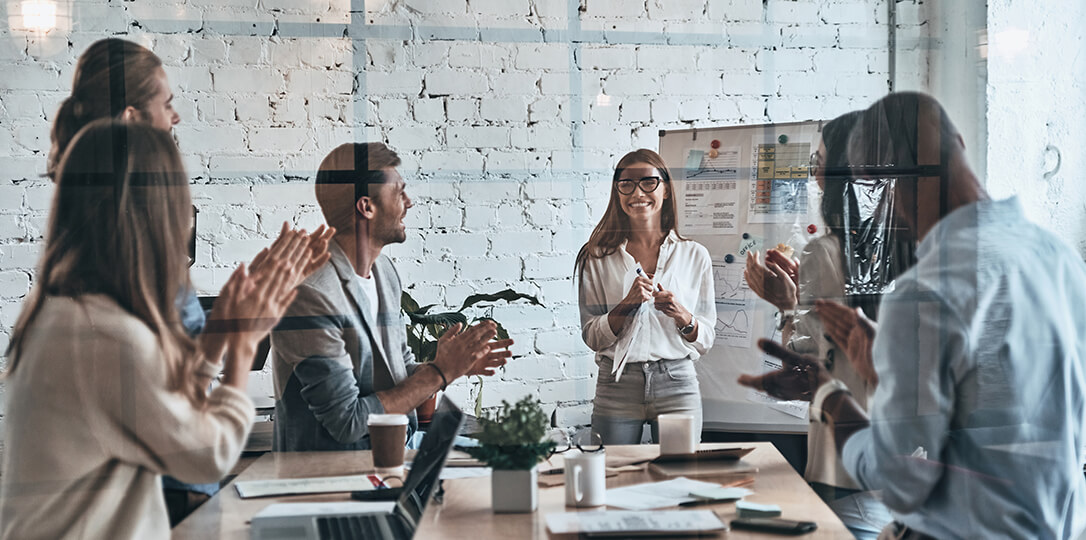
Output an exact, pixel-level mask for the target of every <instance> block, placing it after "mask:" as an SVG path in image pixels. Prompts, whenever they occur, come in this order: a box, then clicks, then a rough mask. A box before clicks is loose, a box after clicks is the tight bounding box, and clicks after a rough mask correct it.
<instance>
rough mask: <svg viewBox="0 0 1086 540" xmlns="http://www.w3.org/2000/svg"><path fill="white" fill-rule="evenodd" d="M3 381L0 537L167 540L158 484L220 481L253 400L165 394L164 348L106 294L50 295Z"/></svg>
mask: <svg viewBox="0 0 1086 540" xmlns="http://www.w3.org/2000/svg"><path fill="white" fill-rule="evenodd" d="M21 350H22V353H21V355H22V358H21V359H20V368H19V370H16V371H15V372H14V373H13V374H12V375H11V376H10V377H9V378H8V379H7V381H6V387H7V410H6V415H5V416H6V418H5V419H6V424H5V439H4V440H5V442H6V448H5V452H4V456H3V459H4V462H3V475H2V477H0V486H2V487H0V527H2V528H3V529H2V537H3V538H19V539H24V538H164V537H167V536H168V535H169V521H168V518H167V515H166V507H165V503H164V501H163V498H162V494H161V484H160V480H159V475H160V474H162V473H169V474H171V475H173V476H176V477H178V478H180V479H183V480H186V481H193V482H201V481H203V482H207V481H218V479H219V478H221V477H222V476H223V475H225V474H226V473H227V472H228V471H229V470H230V468H231V467H232V466H233V464H234V462H235V461H236V459H237V456H238V455H239V454H240V451H241V447H242V445H243V444H244V442H245V438H246V437H247V435H248V430H249V420H250V418H251V415H252V402H251V401H250V400H249V398H248V397H247V396H246V395H245V394H244V393H243V392H240V391H238V390H236V389H234V388H230V387H226V386H224V387H220V388H218V389H216V390H215V392H213V393H212V394H211V396H210V397H209V399H208V403H207V405H206V406H204V407H198V406H196V405H193V404H192V402H191V400H190V399H189V398H187V397H186V396H184V395H182V394H181V393H179V392H171V391H169V390H167V384H166V379H167V375H166V369H167V368H166V364H165V363H164V362H163V361H162V355H161V348H160V346H159V343H158V338H157V337H156V336H155V335H154V333H152V332H151V330H150V328H149V327H148V326H147V325H145V324H144V323H143V322H141V321H140V320H139V319H137V318H136V317H135V316H133V315H131V314H129V313H127V312H126V311H125V310H123V309H122V308H121V307H120V306H119V305H117V303H116V302H115V301H113V300H112V299H111V298H109V297H107V296H104V295H85V296H80V297H76V298H71V297H60V296H47V297H46V298H45V300H44V302H43V304H42V306H41V309H40V311H39V312H38V315H37V317H36V318H35V320H34V322H33V323H32V324H31V325H30V326H29V327H28V328H27V333H26V336H25V341H24V344H23V348H22V349H21Z"/></svg>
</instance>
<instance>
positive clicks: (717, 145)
mask: <svg viewBox="0 0 1086 540" xmlns="http://www.w3.org/2000/svg"><path fill="white" fill-rule="evenodd" d="M709 148H712V149H713V150H716V149H717V148H720V141H718V140H716V139H713V142H711V143H709Z"/></svg>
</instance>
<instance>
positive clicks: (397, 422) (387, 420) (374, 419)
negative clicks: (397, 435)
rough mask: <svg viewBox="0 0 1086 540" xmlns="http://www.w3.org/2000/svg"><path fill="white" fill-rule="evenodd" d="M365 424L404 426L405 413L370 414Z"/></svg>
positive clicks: (405, 420) (405, 421)
mask: <svg viewBox="0 0 1086 540" xmlns="http://www.w3.org/2000/svg"><path fill="white" fill-rule="evenodd" d="M366 424H368V425H371V426H406V425H407V415H406V414H371V415H369V418H367V419H366Z"/></svg>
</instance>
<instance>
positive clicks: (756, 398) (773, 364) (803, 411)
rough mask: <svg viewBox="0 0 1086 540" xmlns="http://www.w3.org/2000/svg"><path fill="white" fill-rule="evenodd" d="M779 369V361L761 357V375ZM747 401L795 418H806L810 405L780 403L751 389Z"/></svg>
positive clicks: (777, 337)
mask: <svg viewBox="0 0 1086 540" xmlns="http://www.w3.org/2000/svg"><path fill="white" fill-rule="evenodd" d="M774 340H775V341H780V334H779V333H778V334H777V335H775V336H774ZM778 369H781V361H780V360H778V359H777V358H775V357H773V356H769V355H768V354H763V355H762V374H765V373H771V372H773V371H777V370H778ZM747 401H753V402H755V403H765V404H766V405H769V407H770V408H771V409H776V410H778V411H781V412H782V413H784V414H787V415H789V416H795V417H796V418H807V413H808V410H809V409H810V407H811V404H810V403H808V402H806V401H798V400H797V401H781V400H779V399H777V398H775V397H772V396H770V395H769V394H766V393H765V392H759V391H757V390H755V389H753V388H751V389H750V390H749V391H747Z"/></svg>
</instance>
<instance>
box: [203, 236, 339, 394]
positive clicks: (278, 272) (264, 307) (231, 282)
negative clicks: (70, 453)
mask: <svg viewBox="0 0 1086 540" xmlns="http://www.w3.org/2000/svg"><path fill="white" fill-rule="evenodd" d="M334 233H335V230H334V229H330V228H329V229H326V228H325V227H323V226H322V227H320V228H318V229H317V231H316V232H314V233H313V234H312V235H307V234H306V232H305V231H304V230H295V229H291V228H290V227H289V226H288V225H287V224H286V223H284V224H283V228H282V231H281V232H280V234H279V237H278V238H277V239H276V240H275V242H273V243H272V245H271V246H269V247H268V248H265V249H264V250H262V251H261V252H260V253H259V254H257V256H256V257H255V258H254V259H253V262H252V264H250V265H249V268H248V269H246V267H245V265H244V264H242V265H239V266H238V268H237V269H236V270H235V271H234V273H233V274H231V275H230V278H229V279H228V280H227V282H226V285H224V286H223V289H222V291H221V292H220V293H219V297H218V299H217V300H216V301H215V305H214V307H213V308H212V311H211V314H210V315H209V316H208V321H207V328H206V330H205V334H204V335H203V339H202V343H201V348H202V350H203V351H204V352H205V355H207V356H208V358H209V359H212V360H217V359H218V358H219V357H221V355H222V351H223V349H224V348H226V347H229V348H230V349H233V350H234V351H235V352H236V353H237V354H230V355H228V363H229V359H233V362H242V363H244V364H245V365H244V366H238V365H228V366H227V370H226V371H227V377H228V378H229V377H230V376H231V374H233V375H234V376H235V377H236V376H240V374H239V373H233V372H234V371H238V372H241V371H242V369H243V370H244V371H248V369H249V365H248V363H250V362H251V361H252V357H253V354H254V351H255V350H256V347H257V345H258V344H259V343H260V340H262V339H263V338H264V336H266V335H267V334H268V332H270V331H271V329H272V328H273V327H274V326H275V324H276V323H277V322H278V321H279V319H280V318H281V317H282V316H283V313H284V312H285V311H286V309H287V307H288V306H289V305H290V303H291V302H293V301H294V297H295V295H296V291H295V290H296V289H297V287H298V285H299V284H301V282H302V281H304V280H305V278H306V277H307V276H308V275H309V274H311V273H312V272H313V271H315V270H316V269H317V268H319V267H320V266H321V265H322V264H324V263H325V262H327V261H328V258H329V254H328V242H329V240H330V239H331V238H332V235H333V234H334Z"/></svg>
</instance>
